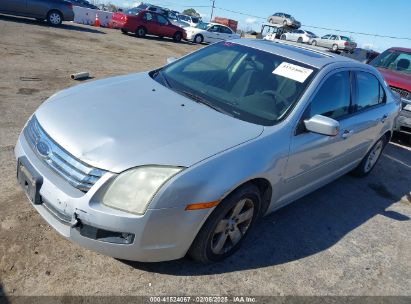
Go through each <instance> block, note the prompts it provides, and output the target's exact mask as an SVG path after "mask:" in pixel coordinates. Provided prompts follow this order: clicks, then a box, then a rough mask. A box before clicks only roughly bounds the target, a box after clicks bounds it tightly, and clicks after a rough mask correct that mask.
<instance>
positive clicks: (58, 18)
mask: <svg viewBox="0 0 411 304" xmlns="http://www.w3.org/2000/svg"><path fill="white" fill-rule="evenodd" d="M62 22H63V15H62V13H60V12H59V11H50V12H49V13H48V14H47V23H48V24H50V25H54V26H55V25H60V24H61V23H62Z"/></svg>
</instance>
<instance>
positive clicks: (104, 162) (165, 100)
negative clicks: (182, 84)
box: [35, 73, 264, 173]
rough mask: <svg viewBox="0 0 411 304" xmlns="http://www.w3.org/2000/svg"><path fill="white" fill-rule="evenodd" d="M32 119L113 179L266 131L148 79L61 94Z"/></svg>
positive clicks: (112, 81) (191, 160)
mask: <svg viewBox="0 0 411 304" xmlns="http://www.w3.org/2000/svg"><path fill="white" fill-rule="evenodd" d="M35 115H36V117H37V120H38V121H39V123H40V125H41V126H42V127H43V129H44V130H45V131H46V132H47V133H48V134H49V136H50V137H51V138H53V139H54V140H55V141H56V142H57V143H58V144H59V145H60V146H62V147H63V148H64V149H65V150H67V151H68V152H69V153H71V154H72V155H73V156H75V157H77V158H78V159H80V160H82V161H83V162H85V163H87V164H89V165H92V166H94V167H97V168H100V169H104V170H108V171H112V172H116V173H119V172H122V171H124V170H126V169H129V168H132V167H136V166H141V165H150V164H155V165H170V166H183V167H189V166H191V165H193V164H195V163H197V162H199V161H201V160H204V159H206V158H208V157H210V156H213V155H215V154H217V153H219V152H222V151H224V150H226V149H229V148H232V147H234V146H236V145H239V144H241V143H244V142H246V141H249V140H251V139H253V138H256V137H258V136H259V135H260V134H261V133H262V132H263V130H264V127H263V126H259V125H255V124H251V123H248V122H244V121H241V120H238V119H235V118H233V117H230V116H227V115H225V114H222V113H219V112H217V111H215V110H213V109H211V108H209V107H207V106H205V105H203V104H200V103H197V102H194V101H192V100H191V99H187V98H186V97H184V96H181V95H179V94H177V93H175V92H174V91H171V90H170V89H168V88H166V87H164V86H162V85H161V84H159V83H157V82H156V81H154V80H153V79H152V78H151V77H150V76H149V75H148V73H138V74H132V75H127V76H120V77H114V78H108V79H104V80H99V81H94V82H90V83H87V84H83V85H79V86H75V87H73V88H70V89H66V90H64V91H61V92H59V93H57V94H55V95H53V96H52V97H50V98H49V99H48V100H47V101H46V102H45V103H43V105H42V106H40V108H39V109H38V110H37V111H36V113H35Z"/></svg>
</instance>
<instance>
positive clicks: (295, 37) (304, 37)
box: [280, 30, 317, 44]
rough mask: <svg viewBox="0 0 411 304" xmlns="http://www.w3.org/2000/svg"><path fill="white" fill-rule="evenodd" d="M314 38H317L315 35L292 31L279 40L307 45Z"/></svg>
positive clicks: (302, 31) (307, 32)
mask: <svg viewBox="0 0 411 304" xmlns="http://www.w3.org/2000/svg"><path fill="white" fill-rule="evenodd" d="M314 38H317V35H315V34H314V33H312V32H309V31H304V30H293V31H291V32H288V33H284V34H282V35H281V37H280V39H281V40H289V41H295V42H300V43H308V44H311V42H312V41H313V39H314Z"/></svg>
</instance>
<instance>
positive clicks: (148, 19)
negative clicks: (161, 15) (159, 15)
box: [143, 13, 153, 21]
mask: <svg viewBox="0 0 411 304" xmlns="http://www.w3.org/2000/svg"><path fill="white" fill-rule="evenodd" d="M143 19H144V20H146V21H153V14H151V13H145V14H144V18H143Z"/></svg>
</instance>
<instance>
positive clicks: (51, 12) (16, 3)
mask: <svg viewBox="0 0 411 304" xmlns="http://www.w3.org/2000/svg"><path fill="white" fill-rule="evenodd" d="M0 13H2V14H7V15H15V16H22V17H29V18H35V19H37V20H42V21H43V20H47V22H48V23H49V24H50V25H60V24H61V23H62V22H63V21H73V19H74V12H73V4H72V3H71V2H68V1H64V0H0Z"/></svg>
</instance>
